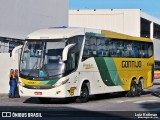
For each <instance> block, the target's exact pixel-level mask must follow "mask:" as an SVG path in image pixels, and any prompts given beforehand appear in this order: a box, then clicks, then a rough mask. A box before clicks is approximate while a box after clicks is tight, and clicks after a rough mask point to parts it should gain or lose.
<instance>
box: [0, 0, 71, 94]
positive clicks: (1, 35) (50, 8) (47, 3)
mask: <svg viewBox="0 0 160 120" xmlns="http://www.w3.org/2000/svg"><path fill="white" fill-rule="evenodd" d="M61 26H68V0H0V58H1V59H0V68H1V69H0V76H1V77H0V85H1V87H0V93H8V91H9V70H10V69H11V68H13V69H16V68H18V57H17V60H16V61H12V59H11V58H10V52H11V51H12V49H13V48H14V47H15V46H17V45H19V44H21V40H23V39H25V37H26V36H27V35H28V34H29V33H31V32H33V31H35V30H38V29H42V28H49V27H61ZM17 41H18V42H17ZM17 56H18V55H17Z"/></svg>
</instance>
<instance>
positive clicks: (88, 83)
mask: <svg viewBox="0 0 160 120" xmlns="http://www.w3.org/2000/svg"><path fill="white" fill-rule="evenodd" d="M84 83H85V84H87V86H88V90H89V93H90V92H91V88H90V87H91V85H90V81H89V80H88V79H84V80H82V81H81V83H80V87H79V89H78V96H79V95H80V91H81V87H82V85H83V84H84Z"/></svg>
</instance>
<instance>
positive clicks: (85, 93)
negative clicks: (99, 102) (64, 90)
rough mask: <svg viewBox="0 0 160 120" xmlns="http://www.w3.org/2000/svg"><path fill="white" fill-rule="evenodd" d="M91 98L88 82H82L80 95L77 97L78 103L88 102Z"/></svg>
mask: <svg viewBox="0 0 160 120" xmlns="http://www.w3.org/2000/svg"><path fill="white" fill-rule="evenodd" d="M88 99H89V89H88V86H87V84H86V83H83V84H82V87H81V93H80V96H79V97H77V98H76V102H77V103H85V102H88Z"/></svg>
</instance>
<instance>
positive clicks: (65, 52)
mask: <svg viewBox="0 0 160 120" xmlns="http://www.w3.org/2000/svg"><path fill="white" fill-rule="evenodd" d="M73 46H75V44H69V45H67V46H66V47H65V48H64V50H63V52H62V61H63V62H65V61H67V56H68V51H69V49H71V48H72V47H73Z"/></svg>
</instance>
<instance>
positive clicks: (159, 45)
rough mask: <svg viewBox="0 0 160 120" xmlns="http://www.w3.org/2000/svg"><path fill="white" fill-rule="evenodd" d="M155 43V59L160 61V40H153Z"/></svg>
mask: <svg viewBox="0 0 160 120" xmlns="http://www.w3.org/2000/svg"><path fill="white" fill-rule="evenodd" d="M153 42H154V59H155V60H157V61H160V54H159V51H160V40H158V39H153Z"/></svg>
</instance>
